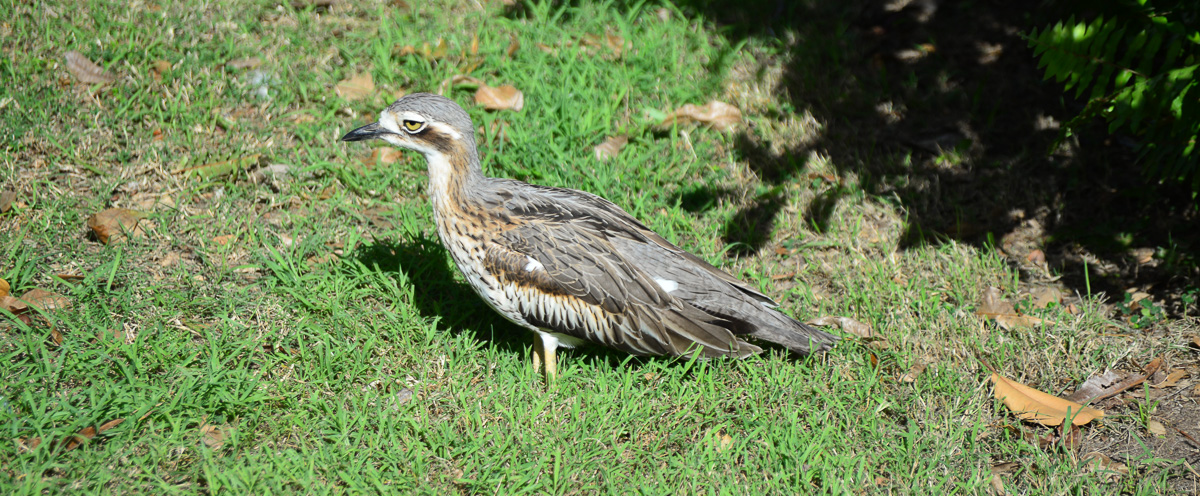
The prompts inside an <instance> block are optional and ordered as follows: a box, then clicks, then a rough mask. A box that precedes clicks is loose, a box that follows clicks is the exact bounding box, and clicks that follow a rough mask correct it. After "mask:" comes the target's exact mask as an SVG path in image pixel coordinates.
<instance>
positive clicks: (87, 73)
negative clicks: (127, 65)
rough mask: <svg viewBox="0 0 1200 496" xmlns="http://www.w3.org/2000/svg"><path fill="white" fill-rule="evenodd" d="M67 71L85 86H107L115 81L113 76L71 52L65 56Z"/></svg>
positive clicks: (80, 54)
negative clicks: (85, 84)
mask: <svg viewBox="0 0 1200 496" xmlns="http://www.w3.org/2000/svg"><path fill="white" fill-rule="evenodd" d="M66 59H67V70H68V71H71V75H73V76H75V79H78V80H79V81H80V82H83V83H87V84H107V83H111V82H113V81H116V80H117V78H116V76H113V75H112V74H111V73H109V72H108V71H106V70H104V68H103V67H100V66H98V65H96V63H95V62H92V61H91V60H88V58H87V57H84V56H83V54H82V53H79V52H76V51H74V50H71V51H69V52H67V54H66Z"/></svg>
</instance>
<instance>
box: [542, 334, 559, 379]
mask: <svg viewBox="0 0 1200 496" xmlns="http://www.w3.org/2000/svg"><path fill="white" fill-rule="evenodd" d="M543 346H544V347H545V351H546V384H553V383H554V379H555V378H556V377H558V353H557V352H556V350H555V348H557V346H555V345H553V344H550V343H543Z"/></svg>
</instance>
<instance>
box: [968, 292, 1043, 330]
mask: <svg viewBox="0 0 1200 496" xmlns="http://www.w3.org/2000/svg"><path fill="white" fill-rule="evenodd" d="M975 315H978V316H980V317H985V318H990V319H993V320H995V321H996V324H997V325H999V326H1000V327H1003V328H1005V329H1013V328H1015V327H1035V326H1038V325H1042V324H1043V323H1045V321H1043V320H1042V319H1039V318H1037V317H1033V316H1029V315H1021V314H1019V313H1017V309H1016V308H1014V307H1013V305H1012V303H1009V302H1008V301H1007V300H1005V299H1004V297H1003V293H1001V291H1000V288H997V287H995V286H990V287H988V288H987V289H984V290H983V294H982V295H981V298H980V302H979V308H977V309H976V310H975Z"/></svg>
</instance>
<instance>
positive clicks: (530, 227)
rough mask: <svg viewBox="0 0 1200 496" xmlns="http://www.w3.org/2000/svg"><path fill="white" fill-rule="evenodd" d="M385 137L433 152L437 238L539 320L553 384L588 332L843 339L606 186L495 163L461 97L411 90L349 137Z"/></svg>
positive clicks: (677, 340) (639, 341)
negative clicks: (504, 172)
mask: <svg viewBox="0 0 1200 496" xmlns="http://www.w3.org/2000/svg"><path fill="white" fill-rule="evenodd" d="M372 139H380V140H383V141H385V142H387V143H389V144H391V145H393V146H396V147H398V148H401V149H405V150H410V151H415V152H417V153H420V154H422V155H424V157H425V161H426V163H427V167H428V172H429V183H428V190H427V195H428V197H429V201H430V203H431V205H432V209H433V218H434V221H435V223H436V225H437V233H438V237H439V238H440V240H441V242H442V244H443V246H444V247H445V248H446V250H447V251H448V252H449V253H450V256H451V258H452V259H453V260H454V263H455V265H457V266H458V269H459V270H460V271H461V272H462V274H463V276H464V278H465V279H466V281H467V283H468V284H469V285H470V286H471V288H472V289H473V290H474V291H475V292H476V293H477V294H478V295H479V296H480V297H481V298H482V299H483V301H484V302H485V303H487V305H488V306H490V307H491V308H492V309H494V310H495V311H496V312H497V313H499V314H500V315H502V316H503V317H504V318H506V319H508V320H509V321H511V322H513V323H514V324H516V325H518V326H521V327H524V328H526V329H529V330H531V331H533V333H534V334H535V336H536V338H535V339H534V347H533V353H532V355H533V356H532V362H533V368H534V371H535V372H537V371H541V372H542V374H543V378H544V381H545V382H547V383H553V382H554V381H555V378H556V377H557V374H558V364H557V354H556V352H557V349H558V347H564V348H573V347H576V346H579V345H581V344H585V343H589V342H590V343H597V344H600V345H604V346H607V347H610V348H614V349H617V350H621V351H624V352H627V353H630V354H633V355H639V356H648V355H668V356H671V355H674V356H679V355H689V356H690V355H691V354H693V353H698V354H699V355H700V356H701V357H704V358H715V357H736V358H744V357H747V356H750V355H755V354H757V353H759V352H761V351H762V348H761V347H760V346H758V345H756V344H755V343H754V342H758V341H765V342H769V343H775V344H778V345H781V346H783V347H785V348H787V349H789V350H791V351H793V352H796V353H799V354H803V355H807V354H810V353H814V352H822V351H826V350H829V349H830V348H831V347H832V345H833V344H834V343H835V342H837V341H838V339H839V338H838V337H837V336H834V335H832V334H829V333H826V332H824V331H820V330H817V329H814V328H812V327H809V326H808V325H805V324H804V323H802V322H800V321H798V320H796V319H793V318H792V317H789V316H787V315H785V314H784V313H782V312H780V311H779V308H778V307H779V304H778V303H776V302H775V301H774V300H772V299H771V298H770V297H768V296H767V295H765V294H763V293H762V292H761V291H759V290H758V289H755V288H754V287H752V286H751V285H749V284H747V283H745V282H743V281H741V280H739V279H737V278H736V277H734V276H732V275H730V274H728V273H726V272H724V271H722V270H720V269H718V268H716V267H714V266H713V265H711V264H709V263H708V262H706V261H704V260H703V259H701V258H700V257H698V256H696V255H694V254H692V253H689V252H688V251H686V250H684V249H682V248H680V247H678V246H676V245H674V244H672V243H671V242H670V241H667V240H666V239H665V238H663V237H662V236H661V235H659V234H658V233H656V232H654V231H653V230H651V229H650V228H648V227H646V225H645V224H643V223H642V222H640V221H638V220H637V219H636V218H634V217H633V216H632V215H630V214H629V213H627V212H626V211H625V210H622V209H621V208H620V207H618V206H617V205H616V204H614V203H612V202H610V201H608V200H606V199H604V198H602V197H600V196H597V195H594V194H592V193H588V192H584V191H579V190H574V189H567V188H557V187H549V186H540V185H534V184H529V183H525V182H521V181H517V180H514V179H506V178H497V177H488V176H486V175H484V173H483V170H482V166H481V165H480V162H479V151H478V148H477V145H476V142H475V135H474V124H473V123H472V121H471V117H470V116H469V115H468V114H467V112H466V111H465V110H463V108H462V107H461V106H459V105H458V104H457V103H455V102H454V101H453V100H450V99H449V98H446V97H443V96H440V95H434V94H430V93H413V94H409V95H405V96H403V97H401V98H400V99H399V100H397V101H396V102H395V103H393V104H391V105H389V106H388V107H387V108H385V109H383V110H382V111H380V113H379V120H377V121H376V122H373V123H370V124H367V125H365V126H362V127H359V128H357V129H354V130H352V131H350V132H348V133H346V135H345V136H343V137H342V141H363V140H372Z"/></svg>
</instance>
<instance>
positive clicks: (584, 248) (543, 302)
mask: <svg viewBox="0 0 1200 496" xmlns="http://www.w3.org/2000/svg"><path fill="white" fill-rule="evenodd" d="M514 220H516V221H517V222H516V223H515V224H513V226H514V227H512V228H510V229H508V230H505V231H503V232H499V233H495V234H494V235H493V236H492V237H491V242H490V243H488V245H487V248H486V250H487V251H486V254H485V263H486V264H487V269H488V270H489V271H490V272H491V273H493V274H499V275H500V277H501V279H502V282H503V284H504V285H505V287H506V291H507V292H508V293H509V295H510V298H512V299H513V300H514V301H515V302H516V303H517V306H518V307H519V311H520V313H521V315H522V316H523V317H524V318H525V320H526V321H527V322H528V323H530V324H532V325H535V326H537V327H541V328H544V329H548V330H551V331H554V332H560V333H563V334H567V335H571V336H575V337H579V338H583V339H586V340H589V341H593V342H598V343H601V344H604V345H606V346H610V347H614V348H617V349H621V350H624V351H627V352H630V353H635V354H642V355H660V354H674V355H678V354H682V353H686V352H688V350H689V348H691V347H692V346H693V344H698V345H700V346H701V347H702V348H703V352H704V354H705V355H707V356H718V355H734V356H745V355H747V354H750V353H754V352H757V351H758V350H759V349H758V348H757V347H755V346H753V345H750V344H748V343H745V342H744V341H741V340H740V339H738V338H737V337H736V336H734V334H733V333H731V332H730V330H729V329H727V327H728V326H729V325H730V323H729V322H727V321H725V320H724V319H722V318H721V317H718V316H713V315H710V314H708V313H706V312H704V311H702V310H700V309H698V308H696V307H694V306H692V305H688V304H686V303H683V302H681V301H679V300H678V299H676V298H674V297H672V296H671V295H670V294H669V291H667V289H669V288H664V287H663V286H662V285H660V283H658V282H656V281H655V280H654V279H653V278H652V277H650V276H649V275H647V274H646V272H645V271H643V270H641V269H639V268H638V267H637V265H636V264H634V263H631V261H630V260H628V259H627V258H626V257H625V256H624V255H622V254H621V253H619V252H618V251H617V250H616V249H615V248H614V246H613V244H612V243H611V242H610V241H609V240H608V239H607V236H606V234H605V233H604V231H603V230H599V231H597V230H593V229H592V228H591V227H588V226H585V225H581V224H580V223H576V222H560V221H556V220H552V219H547V218H545V217H540V218H537V219H533V218H529V217H523V216H521V215H518V216H516V217H515V218H514ZM722 324H724V325H722Z"/></svg>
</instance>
